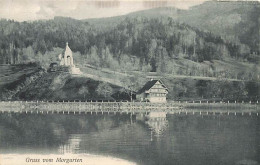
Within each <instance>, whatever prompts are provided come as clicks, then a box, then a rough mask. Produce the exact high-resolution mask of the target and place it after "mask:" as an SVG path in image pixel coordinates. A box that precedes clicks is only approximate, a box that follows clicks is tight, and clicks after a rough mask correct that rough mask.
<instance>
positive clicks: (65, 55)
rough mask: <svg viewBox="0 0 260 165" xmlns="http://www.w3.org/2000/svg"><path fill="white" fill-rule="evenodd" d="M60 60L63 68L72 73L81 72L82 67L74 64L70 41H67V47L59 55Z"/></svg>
mask: <svg viewBox="0 0 260 165" xmlns="http://www.w3.org/2000/svg"><path fill="white" fill-rule="evenodd" d="M59 60H60V62H59V64H60V67H62V69H61V70H63V71H67V70H68V71H69V72H70V73H71V74H81V71H80V69H79V68H77V67H76V66H75V65H74V60H73V55H72V51H71V49H70V47H69V44H68V42H67V43H66V47H65V49H64V50H63V52H62V54H60V55H59Z"/></svg>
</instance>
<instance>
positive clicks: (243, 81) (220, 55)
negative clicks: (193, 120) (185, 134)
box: [0, 2, 260, 100]
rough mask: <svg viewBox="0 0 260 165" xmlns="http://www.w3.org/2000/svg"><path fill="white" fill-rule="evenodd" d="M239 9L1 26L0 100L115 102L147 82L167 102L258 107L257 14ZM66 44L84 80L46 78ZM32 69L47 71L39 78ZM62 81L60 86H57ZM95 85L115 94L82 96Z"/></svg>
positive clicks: (221, 6)
mask: <svg viewBox="0 0 260 165" xmlns="http://www.w3.org/2000/svg"><path fill="white" fill-rule="evenodd" d="M238 4H241V3H240V2H239V3H232V2H225V3H220V2H206V3H203V4H201V5H198V6H195V7H192V8H191V9H189V10H179V9H175V8H156V9H150V10H145V11H140V12H135V13H131V14H128V15H125V16H118V17H111V18H102V19H88V20H83V21H81V20H75V19H72V18H65V17H55V18H54V19H52V20H45V21H33V22H15V21H11V20H1V21H0V64H3V65H2V67H3V68H2V70H1V71H2V72H1V74H0V76H1V79H4V81H1V82H0V83H1V84H3V85H2V87H1V88H0V90H1V92H2V96H1V97H2V99H6V100H10V99H11V100H12V99H18V100H23V99H47V98H50V99H65V98H66V97H69V99H81V100H84V99H89V98H96V99H99V98H102V97H103V98H106V99H111V98H114V97H112V95H113V94H115V93H117V92H118V91H120V92H123V91H125V89H130V90H134V91H137V90H138V88H140V87H141V86H142V85H143V84H144V83H145V82H146V81H147V78H149V77H152V76H157V77H159V78H161V79H163V80H164V81H165V82H166V84H167V86H168V87H169V89H170V91H171V94H170V95H169V99H185V98H187V99H192V98H193V99H194V98H204V97H207V98H221V99H228V98H229V99H234V98H236V99H242V98H247V99H248V98H252V99H257V98H258V97H259V92H258V91H257V90H256V91H254V88H255V89H258V88H259V77H260V76H259V70H260V67H259V65H258V64H259V57H260V56H259V51H258V50H257V49H259V40H258V39H259V37H258V36H259V35H255V34H257V32H259V26H258V24H257V23H258V20H257V19H258V18H259V17H258V11H259V10H258V6H257V5H252V3H248V4H247V5H238ZM256 4H258V3H256ZM209 11H210V12H209ZM206 13H208V14H206ZM247 24H248V25H250V26H245V25H247ZM248 34H250V35H248ZM66 42H69V46H70V48H71V50H72V51H73V57H74V60H75V64H76V66H77V67H79V68H81V70H82V71H83V72H84V74H83V75H81V77H71V76H69V75H59V74H51V73H46V72H45V71H44V70H46V69H47V68H48V67H49V65H50V63H52V62H58V55H59V54H60V53H62V51H63V48H64V46H65V43H66ZM29 62H31V63H34V65H35V66H39V67H40V68H41V69H40V70H42V71H41V72H40V74H37V73H38V72H39V71H35V69H36V68H32V67H31V66H29V65H26V64H27V63H29ZM9 64H12V65H9ZM9 66H10V67H11V68H9ZM22 66H24V67H22ZM12 67H13V68H12ZM16 67H17V68H16ZM19 67H20V68H19ZM4 72H5V73H4ZM31 77H32V78H31ZM48 77H49V78H48ZM35 80H39V81H35ZM56 80H57V81H58V82H59V81H61V80H62V84H59V85H57V86H56V85H55V82H56ZM86 82H89V83H87V84H86ZM41 83H43V84H41ZM71 83H72V84H76V86H75V87H73V86H72V85H71ZM92 83H94V84H99V83H100V84H103V88H107V89H109V93H110V94H109V95H107V94H105V95H106V96H104V94H101V93H99V94H97V91H96V89H97V86H95V87H93V88H94V90H95V92H94V93H93V91H92V93H93V95H90V94H88V95H84V97H83V95H80V94H79V93H85V92H84V91H85V90H86V91H87V93H88V91H91V90H92V89H91V88H89V87H88V86H89V85H90V84H92ZM1 84H0V85H1ZM21 84H22V85H21ZM250 84H251V86H250ZM84 85H86V86H84ZM40 86H43V88H40ZM108 86H109V87H108ZM225 86H227V87H228V88H226V87H225ZM81 87H82V91H81V92H80V91H79V89H78V88H81ZM202 89H203V90H204V91H203V90H202ZM205 89H207V90H205ZM229 89H231V92H230V91H228V90H229ZM69 93H73V94H75V95H70V94H69ZM117 94H118V93H117ZM126 95H127V94H126Z"/></svg>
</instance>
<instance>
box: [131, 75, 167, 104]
mask: <svg viewBox="0 0 260 165" xmlns="http://www.w3.org/2000/svg"><path fill="white" fill-rule="evenodd" d="M167 94H168V88H167V87H166V86H165V85H164V84H163V82H162V81H161V80H159V79H158V80H153V79H151V80H150V81H148V82H147V83H146V84H145V85H144V87H143V88H141V89H140V90H139V91H138V92H137V94H136V99H137V100H139V101H149V102H153V103H164V102H166V95H167Z"/></svg>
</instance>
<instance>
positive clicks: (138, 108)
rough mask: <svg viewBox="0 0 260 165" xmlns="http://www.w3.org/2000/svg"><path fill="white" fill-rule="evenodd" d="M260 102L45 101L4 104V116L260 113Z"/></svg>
mask: <svg viewBox="0 0 260 165" xmlns="http://www.w3.org/2000/svg"><path fill="white" fill-rule="evenodd" d="M259 107H260V104H259V103H258V102H257V103H245V102H244V103H224V102H215V103H209V102H207V103H202V102H199V103H195V102H194V103H189V102H180V101H179V102H167V103H150V102H116V101H115V102H93V101H90V102H48V101H46V102H44V101H8V102H7V101H1V102H0V108H1V110H0V113H4V112H9V113H11V112H14V113H37V114H38V113H41V114H45V113H46V114H49V113H62V114H69V113H74V114H76V113H77V114H81V113H85V114H87V113H91V114H92V113H96V114H97V113H102V114H103V113H108V114H109V113H115V114H116V113H133V114H134V113H150V112H167V113H175V112H185V113H188V112H194V111H197V110H199V111H202V112H204V111H205V112H229V111H231V112H260V108H259Z"/></svg>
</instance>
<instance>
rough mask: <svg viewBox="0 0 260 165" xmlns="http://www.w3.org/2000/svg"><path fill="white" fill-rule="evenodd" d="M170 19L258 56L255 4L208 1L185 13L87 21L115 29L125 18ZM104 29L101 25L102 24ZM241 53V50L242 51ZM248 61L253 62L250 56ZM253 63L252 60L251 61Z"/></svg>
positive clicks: (259, 6) (160, 11)
mask: <svg viewBox="0 0 260 165" xmlns="http://www.w3.org/2000/svg"><path fill="white" fill-rule="evenodd" d="M143 17H145V18H149V19H151V18H168V17H170V18H172V19H173V20H175V21H177V22H180V23H185V24H187V25H190V26H192V27H196V28H198V29H200V30H201V31H207V32H210V33H213V34H214V35H217V36H221V37H222V38H223V39H225V40H226V41H228V42H234V43H236V44H238V45H241V44H242V45H243V49H244V51H248V53H256V54H258V55H259V54H260V48H259V44H260V39H259V37H257V36H258V35H260V34H259V33H260V32H259V30H260V29H259V17H260V3H259V2H257V1H247V2H242V1H240V2H237V1H236V2H231V1H223V2H218V1H207V2H204V3H203V4H201V5H197V6H194V7H191V8H190V9H188V10H181V9H176V8H174V7H162V8H155V9H149V10H144V11H138V12H134V13H130V14H128V15H124V16H118V17H111V18H107V19H87V20H84V21H86V22H89V23H90V24H91V25H93V26H94V27H104V26H102V22H106V25H109V26H110V27H111V26H116V25H117V24H118V23H120V22H121V21H122V20H123V19H125V18H143ZM103 25H104V24H103ZM241 49H242V48H241ZM248 58H255V55H253V54H250V57H248ZM257 60H258V61H259V57H257ZM252 61H254V60H252Z"/></svg>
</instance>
